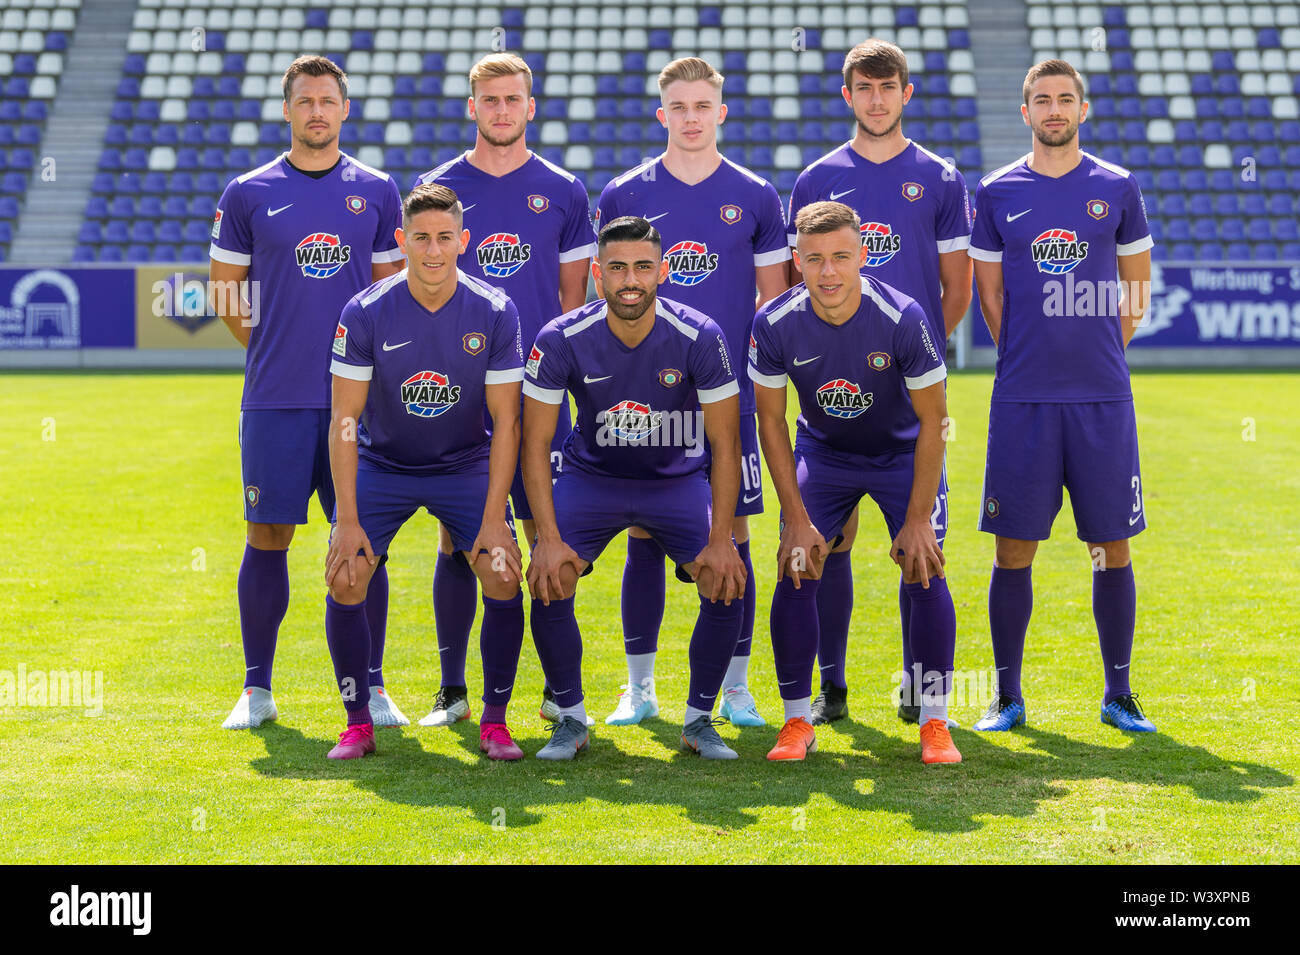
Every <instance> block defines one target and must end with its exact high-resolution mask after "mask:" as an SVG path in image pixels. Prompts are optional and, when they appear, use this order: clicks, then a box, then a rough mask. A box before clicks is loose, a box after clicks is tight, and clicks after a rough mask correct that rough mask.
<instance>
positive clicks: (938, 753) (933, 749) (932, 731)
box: [921, 720, 961, 763]
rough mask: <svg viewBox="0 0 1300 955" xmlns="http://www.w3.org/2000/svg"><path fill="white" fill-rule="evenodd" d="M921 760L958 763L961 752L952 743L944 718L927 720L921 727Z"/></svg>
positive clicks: (925, 761) (924, 761)
mask: <svg viewBox="0 0 1300 955" xmlns="http://www.w3.org/2000/svg"><path fill="white" fill-rule="evenodd" d="M921 762H923V763H960V762H961V753H959V752H958V751H957V747H956V746H955V745H954V744H953V741H952V736H951V735H950V734H949V732H948V722H947V721H946V720H928V721H927V722H926V724H925V725H924V726H922V727H921Z"/></svg>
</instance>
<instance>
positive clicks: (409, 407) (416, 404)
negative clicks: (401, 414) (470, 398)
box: [402, 371, 460, 418]
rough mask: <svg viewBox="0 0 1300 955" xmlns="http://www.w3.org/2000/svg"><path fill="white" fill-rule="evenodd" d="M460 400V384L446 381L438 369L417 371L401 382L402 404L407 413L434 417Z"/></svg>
mask: <svg viewBox="0 0 1300 955" xmlns="http://www.w3.org/2000/svg"><path fill="white" fill-rule="evenodd" d="M458 401H460V385H452V384H448V383H447V376H446V375H444V374H442V373H441V372H438V371H417V372H416V373H415V374H414V375H412V376H411V377H410V378H407V379H406V381H404V382H402V404H404V405H406V412H407V414H413V415H415V416H416V417H419V418H436V417H438V415H440V414H442V413H443V412H444V411H446V410H447V409H448V408H450V407H452V406H453V405H454V404H456V402H458Z"/></svg>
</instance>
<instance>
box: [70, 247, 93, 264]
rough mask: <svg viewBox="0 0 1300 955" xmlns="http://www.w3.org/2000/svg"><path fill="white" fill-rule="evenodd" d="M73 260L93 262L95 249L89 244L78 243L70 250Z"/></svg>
mask: <svg viewBox="0 0 1300 955" xmlns="http://www.w3.org/2000/svg"><path fill="white" fill-rule="evenodd" d="M72 261H73V262H94V261H95V249H94V247H93V246H89V245H79V246H77V247H76V248H75V249H73V250H72Z"/></svg>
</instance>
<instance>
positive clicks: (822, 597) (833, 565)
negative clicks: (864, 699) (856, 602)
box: [790, 550, 853, 689]
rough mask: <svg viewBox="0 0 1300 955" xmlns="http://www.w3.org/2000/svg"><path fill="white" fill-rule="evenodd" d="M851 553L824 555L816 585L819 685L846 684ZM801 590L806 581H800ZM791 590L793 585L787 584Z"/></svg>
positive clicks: (851, 568)
mask: <svg viewBox="0 0 1300 955" xmlns="http://www.w3.org/2000/svg"><path fill="white" fill-rule="evenodd" d="M852 558H853V552H852V551H847V550H846V551H841V552H839V553H838V554H837V553H830V554H827V555H826V563H825V564H823V565H822V576H821V581H820V583H819V585H818V587H817V631H816V632H817V663H818V665H819V666H820V667H821V683H822V686H824V687H825V686H835V687H839V688H840V689H846V688H847V687H848V685H849V684H848V680H847V674H846V673H845V672H844V669H845V661H846V659H847V657H848V652H849V620H850V619H851V618H852V616H853V559H852ZM802 584H803V588H802V589H801V590H800V591H798V592H799V593H802V591H803V589H807V587H808V581H807V580H804V581H802ZM790 589H791V591H793V590H794V585H793V584H791V585H790Z"/></svg>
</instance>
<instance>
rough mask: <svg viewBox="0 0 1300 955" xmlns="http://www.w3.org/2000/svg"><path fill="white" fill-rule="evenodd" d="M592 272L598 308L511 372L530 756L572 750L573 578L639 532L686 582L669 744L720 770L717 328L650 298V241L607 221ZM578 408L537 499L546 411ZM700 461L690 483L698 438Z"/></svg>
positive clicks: (549, 416) (724, 470)
mask: <svg viewBox="0 0 1300 955" xmlns="http://www.w3.org/2000/svg"><path fill="white" fill-rule="evenodd" d="M599 242H600V248H599V253H598V258H597V262H596V263H595V264H594V265H593V268H592V274H593V275H594V276H595V278H596V284H597V288H598V289H599V290H600V294H601V296H602V300H601V301H599V302H591V303H590V304H588V305H584V306H582V307H581V308H578V309H575V310H574V311H572V312H569V313H567V314H565V315H562V316H560V317H559V318H557V319H555V320H553V321H551V322H550V323H548V324H547V325H546V326H545V327H544V328H543V329H542V331H541V333H540V334H539V335H538V336H537V340H536V342H534V343H533V347H532V350H531V351H530V352H529V355H528V361H527V363H526V364H525V367H524V374H525V377H524V399H525V400H524V436H523V446H522V451H521V454H522V456H523V461H524V483H525V485H526V487H527V490H528V499H529V501H530V502H531V503H532V506H533V516H534V519H535V520H536V522H537V540H536V541H535V542H534V544H533V549H532V555H531V560H530V562H529V565H528V587H529V590H530V592H531V593H532V595H533V603H532V617H531V625H532V631H533V641H534V643H535V644H536V646H537V655H538V657H540V658H541V661H542V669H543V671H544V672H545V673H546V680H547V684H548V685H549V686H550V687H551V689H552V690H553V691H554V694H555V702H556V704H557V705H558V706H559V708H560V711H559V714H558V716H559V719H558V722H557V723H555V724H554V725H555V729H554V732H553V734H552V737H551V741H550V742H549V743H548V744H547V745H546V746H545V747H543V748H542V749H541V750H540V751H539V752H538V754H537V755H538V757H539V758H541V759H554V760H563V759H573V757H574V756H575V755H576V754H577V753H578V752H580V751H582V750H583V749H585V748H586V746H587V738H588V734H587V718H586V716H587V714H586V709H585V707H584V706H583V691H582V638H581V635H580V634H579V631H578V621H577V618H576V617H575V616H574V592H575V588H576V586H577V582H578V577H579V576H580V575H582V574H583V573H584V572H586V571H587V570H588V569H589V568H590V567H591V565H592V562H593V561H595V559H596V558H597V557H599V556H600V554H601V552H602V551H603V550H604V549H605V547H606V546H607V545H608V544H609V542H610V541H611V540H613V539H614V538H615V537H616V536H617V535H618V534H620V533H621V532H623V531H624V530H627V528H628V527H630V526H634V525H635V526H638V527H642V528H645V530H647V531H648V532H649V533H650V534H652V535H653V536H654V538H655V539H656V540H657V541H658V542H659V543H660V546H662V547H663V548H664V550H665V551H666V552H667V553H668V554H669V555H670V556H671V557H672V559H673V561H674V562H675V563H676V564H677V566H678V570H679V577H682V575H683V574H685V575H689V576H685V577H682V579H685V580H694V581H695V584H696V587H697V589H698V591H699V596H700V610H699V615H698V617H697V618H696V622H695V630H694V632H693V633H692V635H691V642H690V662H691V678H690V691H689V696H688V698H687V704H686V716H685V719H684V721H683V723H684V725H683V728H682V745H683V746H684V747H686V748H688V749H690V750H692V751H694V752H696V753H698V754H699V755H701V756H703V757H705V758H706V759H735V758H736V753H735V751H734V750H732V749H731V748H730V747H728V746H727V745H726V743H724V742H723V741H722V738H721V737H720V736H719V735H718V732H717V730H716V729H714V726H713V720H712V715H713V706H714V704H715V703H716V701H717V697H718V693H719V691H720V690H721V689H722V684H723V678H724V677H725V675H726V670H727V665H728V663H729V662H730V660H731V658H732V654H733V652H734V651H735V648H736V641H737V639H738V638H739V636H740V627H741V620H742V617H743V614H744V600H743V597H744V591H745V590H746V576H747V575H746V570H745V565H744V563H743V561H742V560H741V558H740V554H739V553H738V552H737V550H736V547H735V545H734V543H733V541H732V536H731V522H732V517H733V515H734V513H735V501H736V499H737V496H738V495H739V493H740V436H739V433H738V432H739V428H740V416H739V407H740V401H739V392H740V388H739V385H738V384H737V381H736V376H735V374H734V373H733V371H732V365H731V360H730V357H729V355H728V352H727V343H726V339H725V338H724V336H723V334H722V330H721V329H720V328H719V327H718V326H717V325H716V324H715V323H714V322H713V321H712V320H711V319H709V318H707V317H705V316H704V315H702V314H701V313H699V312H697V311H696V310H695V309H692V308H689V307H687V306H684V305H680V304H678V303H676V302H671V301H668V300H666V299H662V298H659V297H658V295H657V287H658V285H659V283H661V282H662V281H663V280H664V278H665V277H666V275H667V271H668V268H669V265H668V262H667V260H665V259H664V258H663V256H662V242H661V240H660V237H659V233H658V232H657V231H656V230H655V228H654V226H652V225H651V224H650V223H649V222H647V221H646V220H645V219H644V218H638V217H632V216H627V217H622V218H618V219H615V220H613V221H612V222H609V223H607V224H606V225H605V227H604V228H603V229H602V230H601V232H600V240H599ZM567 393H572V394H573V396H574V399H575V400H576V402H577V414H576V417H575V419H574V425H573V430H572V431H571V432H570V434H569V436H568V438H566V440H565V443H564V461H565V468H564V471H563V472H562V473H561V474H560V476H559V478H558V479H557V480H556V482H555V485H554V488H552V486H551V475H550V468H549V466H548V461H547V459H548V456H549V454H550V446H551V440H552V437H553V433H554V430H555V423H556V420H557V418H558V415H559V408H560V406H561V405H562V404H563V403H564V402H565V401H567V400H568V394H567ZM701 429H702V430H703V432H704V437H707V439H708V441H709V444H710V446H711V448H712V473H711V476H710V478H708V479H706V478H705V476H704V462H705V455H704V454H703V453H702V452H703V444H702V439H701V434H700V431H701Z"/></svg>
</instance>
